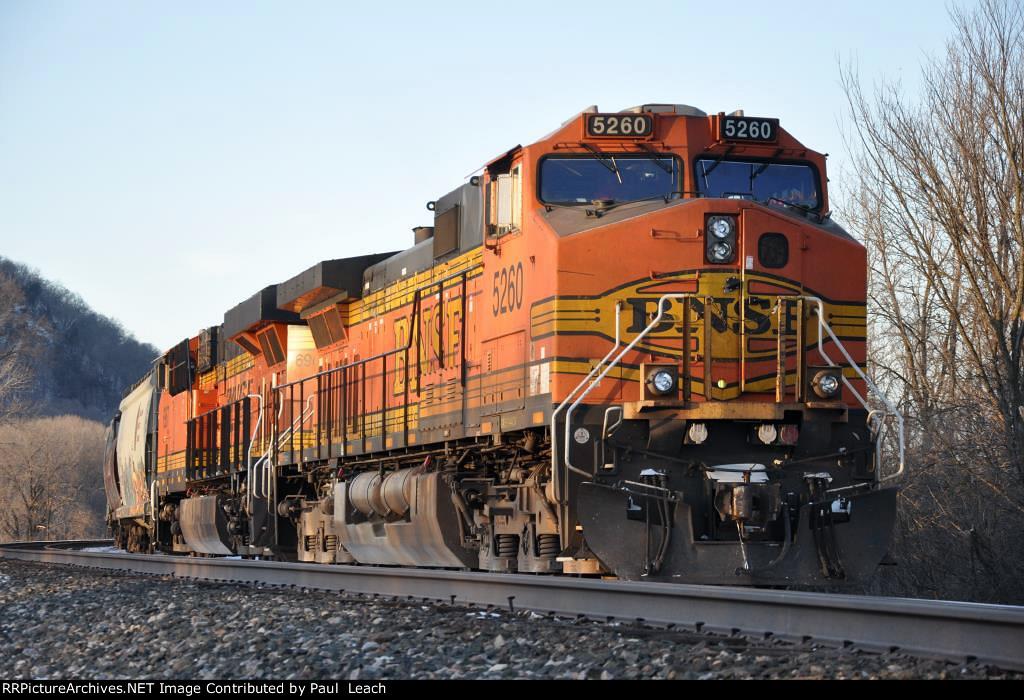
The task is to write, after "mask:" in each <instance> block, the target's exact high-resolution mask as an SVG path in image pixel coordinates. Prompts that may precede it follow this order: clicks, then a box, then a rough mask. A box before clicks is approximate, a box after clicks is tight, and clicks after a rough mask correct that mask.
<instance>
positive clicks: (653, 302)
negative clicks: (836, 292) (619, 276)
mask: <svg viewBox="0 0 1024 700" xmlns="http://www.w3.org/2000/svg"><path fill="white" fill-rule="evenodd" d="M744 301H745V306H746V309H745V314H744V315H745V317H746V319H745V326H744V330H745V332H746V333H747V334H749V335H764V334H766V333H770V332H771V330H772V319H771V315H770V313H771V301H770V300H769V299H766V298H758V297H747V298H746V299H745V300H744ZM711 302H712V306H711V328H712V330H713V331H714V332H715V333H739V332H740V302H739V301H738V300H737V299H735V298H734V297H712V299H711ZM626 303H627V304H629V307H630V310H631V311H632V314H631V323H630V326H629V328H627V329H626V332H627V333H640V332H642V331H643V330H644V328H646V327H647V324H649V323H650V322H651V321H652V320H653V319H654V317H655V315H657V313H658V300H657V299H651V298H643V297H636V298H632V299H627V300H626ZM690 308H691V310H692V317H691V319H690V321H691V322H694V321H699V320H702V319H703V318H704V316H705V308H704V302H703V300H700V299H692V300H690ZM682 311H683V302H682V301H679V300H672V301H671V302H670V304H669V307H668V310H667V311H666V312H665V316H664V318H665V320H664V321H662V322H661V323H659V324H658V325H657V326H656V327H655V328H654V329H652V331H651V334H652V335H657V334H659V333H666V332H669V331H671V330H672V329H673V328H676V327H677V326H679V325H680V319H681V316H682ZM795 324H796V316H795V312H794V309H793V308H792V306H791V305H787V306H786V307H785V314H784V316H783V327H784V329H785V332H786V333H787V334H790V335H791V334H793V333H794V332H795V328H796V326H795ZM673 332H675V331H673Z"/></svg>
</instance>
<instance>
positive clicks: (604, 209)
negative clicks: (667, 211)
mask: <svg viewBox="0 0 1024 700" xmlns="http://www.w3.org/2000/svg"><path fill="white" fill-rule="evenodd" d="M683 194H685V193H684V192H682V191H681V190H674V191H672V192H668V193H666V194H655V195H651V196H650V197H641V198H640V199H628V200H625V201H622V202H616V201H615V200H607V199H605V200H596V199H595V200H594V201H593V204H595V205H597V204H598V202H600V205H599V206H597V208H595V209H588V210H587V216H595V217H598V218H600V217H602V216H604V215H605V214H607V213H608V212H609V211H611V210H612V209H616V208H618V207H621V206H623V205H625V204H639V203H641V202H653V201H654V200H656V199H661V200H664V202H665V204H668V203H669V202H671V201H672V199H673V196H674V195H680V196H682V195H683Z"/></svg>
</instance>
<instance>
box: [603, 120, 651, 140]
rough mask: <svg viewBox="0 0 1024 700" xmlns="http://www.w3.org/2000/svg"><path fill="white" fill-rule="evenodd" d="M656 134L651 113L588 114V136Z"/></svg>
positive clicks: (606, 136) (618, 136) (629, 136)
mask: <svg viewBox="0 0 1024 700" xmlns="http://www.w3.org/2000/svg"><path fill="white" fill-rule="evenodd" d="M653 134H654V117H653V116H652V115H650V114H588V115H587V119H586V135H587V138H598V139H602V138H603V139H606V138H617V139H622V138H626V139H642V138H647V137H649V136H652V135H653Z"/></svg>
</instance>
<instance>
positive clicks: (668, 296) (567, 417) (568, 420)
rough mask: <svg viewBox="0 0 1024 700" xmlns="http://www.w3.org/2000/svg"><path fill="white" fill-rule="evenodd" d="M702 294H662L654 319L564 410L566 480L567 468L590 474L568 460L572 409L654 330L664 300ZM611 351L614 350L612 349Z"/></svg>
mask: <svg viewBox="0 0 1024 700" xmlns="http://www.w3.org/2000/svg"><path fill="white" fill-rule="evenodd" d="M702 296H705V295H703V294H697V293H694V292H679V293H675V294H665V295H664V296H662V297H661V298H660V299H659V300H658V313H657V314H656V315H655V316H654V320H653V321H651V322H650V323H649V324H648V325H647V327H646V328H644V329H643V330H642V331H640V334H639V335H637V337H636V338H634V339H633V341H632V342H631V343H630V344H629V345H627V346H626V347H625V348H623V349H622V351H621V352H620V353H619V354H618V355H616V356H615V359H613V360H612V361H611V362H609V363H608V366H607V367H606V368H605V369H604V371H603V372H601V374H600V376H598V377H597V378H595V379H593V380H591V382H590V386H589V387H587V389H586V390H585V391H584V392H583V393H582V394H580V396H579V397H578V398H577V399H576V400H575V401H574V402H573V404H572V405H571V406H570V407H569V410H568V411H566V414H565V467H566V479H567V480H568V476H569V475H568V470H569V469H572V470H573V471H575V472H577V473H579V474H582V475H584V476H592V475H591V474H589V473H587V472H585V471H583V470H582V469H579V468H578V467H575V466H573V465H572V463H571V461H570V459H569V435H570V432H569V430H570V423H571V422H572V413H573V411H575V410H576V407H577V406H579V405H580V403H581V402H582V401H583V399H585V398H587V395H588V394H589V393H590V392H591V391H593V390H594V388H595V387H597V385H598V384H600V383H601V380H602V379H604V378H605V376H607V374H608V373H609V372H611V371H612V369H614V368H615V367H617V366H618V364H619V363H620V362H622V358H623V357H625V356H626V353H628V352H629V351H630V350H632V349H633V348H634V347H635V346H636V344H637V343H639V342H640V341H641V340H643V339H644V338H645V337H646V336H647V334H648V333H650V332H651V331H652V330H654V328H655V327H657V326H658V325H659V324H660V323H661V318H662V316H664V315H665V302H666V301H669V300H672V299H686V298H697V297H702ZM617 321H618V319H617V318H616V333H617V332H618V324H617ZM683 323H684V324H685V323H689V319H683ZM709 350H710V348H708V349H707V350H705V354H706V353H707V352H708V351H709ZM613 352H614V349H613ZM684 352H689V348H687V349H686V350H684ZM609 354H610V353H609ZM590 376H591V375H587V377H585V378H584V379H583V381H582V382H580V386H582V385H583V384H585V383H586V382H587V380H588V379H590ZM576 388H577V390H578V389H579V386H577V387H576ZM705 391H707V389H706V388H705Z"/></svg>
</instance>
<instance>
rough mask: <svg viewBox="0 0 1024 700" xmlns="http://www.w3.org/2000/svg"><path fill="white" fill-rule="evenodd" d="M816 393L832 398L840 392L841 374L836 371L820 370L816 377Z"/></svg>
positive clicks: (825, 397)
mask: <svg viewBox="0 0 1024 700" xmlns="http://www.w3.org/2000/svg"><path fill="white" fill-rule="evenodd" d="M813 384H814V393H815V394H817V395H818V396H820V397H821V398H823V399H831V398H833V397H835V396H836V394H838V393H839V376H838V375H836V374H835V373H834V372H818V374H816V375H815V377H814V383H813Z"/></svg>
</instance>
